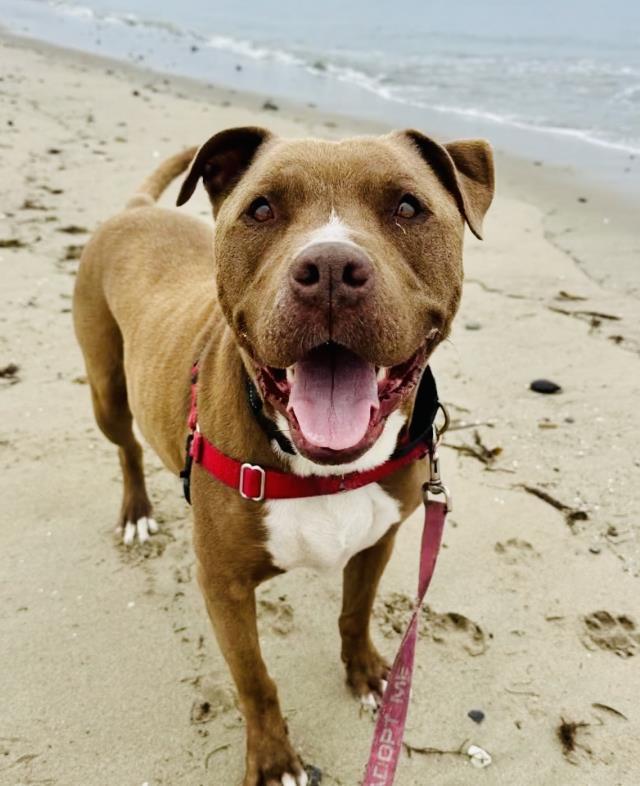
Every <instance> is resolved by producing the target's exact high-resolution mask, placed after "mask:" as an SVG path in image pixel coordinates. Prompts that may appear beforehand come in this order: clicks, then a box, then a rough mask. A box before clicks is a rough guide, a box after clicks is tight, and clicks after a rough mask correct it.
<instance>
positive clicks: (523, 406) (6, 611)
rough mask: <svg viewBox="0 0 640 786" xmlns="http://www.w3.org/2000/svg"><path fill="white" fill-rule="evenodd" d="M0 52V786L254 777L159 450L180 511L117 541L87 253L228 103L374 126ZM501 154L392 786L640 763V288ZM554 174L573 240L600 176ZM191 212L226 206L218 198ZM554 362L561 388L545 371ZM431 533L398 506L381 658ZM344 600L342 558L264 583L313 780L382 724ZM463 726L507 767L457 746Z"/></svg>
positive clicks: (277, 667)
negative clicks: (354, 680) (638, 294)
mask: <svg viewBox="0 0 640 786" xmlns="http://www.w3.org/2000/svg"><path fill="white" fill-rule="evenodd" d="M0 61H1V68H0V73H2V75H3V76H2V79H1V80H0V117H1V118H2V120H1V123H2V132H3V133H2V137H1V138H0V149H1V150H2V157H1V163H0V166H1V172H0V176H1V178H2V193H3V198H2V204H1V205H0V211H1V212H2V215H1V217H0V245H1V246H2V247H0V270H1V281H2V287H1V291H2V310H1V312H0V324H1V330H0V333H1V335H0V369H2V371H0V375H1V376H0V413H1V419H0V461H1V468H2V474H1V481H0V483H1V484H2V508H1V510H2V513H1V519H2V525H1V527H0V620H1V623H0V664H2V667H1V668H0V697H1V698H0V784H2V786H5V785H6V786H19V785H20V786H21V785H22V784H56V786H58V785H59V786H75V785H76V784H78V785H80V784H82V785H83V786H85V785H86V784H96V785H97V786H102V784H104V785H105V786H106V785H107V784H109V786H113V785H114V784H117V786H129V785H131V786H143V784H149V786H155V785H156V784H170V785H171V786H178V785H179V784H185V786H199V785H200V784H217V785H219V786H235V785H236V784H238V783H239V782H240V779H241V776H242V768H243V766H242V765H243V753H244V748H243V746H244V732H243V725H242V722H241V718H240V715H239V712H238V710H237V706H236V698H235V693H234V689H233V685H232V683H231V680H230V678H229V677H228V675H227V672H226V668H225V665H224V662H223V660H222V658H221V656H220V654H219V652H218V650H217V646H216V644H215V641H214V639H213V635H212V633H211V631H210V627H209V623H208V620H207V617H206V614H205V611H204V607H203V603H202V601H201V598H200V595H199V591H198V589H197V587H196V585H195V581H194V577H193V570H192V569H193V562H194V558H193V552H192V548H191V542H190V538H191V534H190V511H189V509H188V507H187V505H186V503H184V501H183V500H182V499H181V495H180V487H179V483H178V481H177V479H175V478H174V477H172V476H171V475H170V474H169V473H168V472H167V471H165V470H164V469H163V468H162V467H161V466H160V464H159V462H158V460H157V459H156V458H155V457H154V456H153V455H152V454H151V452H150V451H148V452H147V467H148V475H149V486H150V491H151V495H152V498H153V501H154V504H155V509H156V514H157V518H158V520H159V521H160V524H161V534H160V535H158V536H157V538H156V539H155V540H154V542H153V545H151V546H147V547H145V548H144V549H133V550H126V549H125V548H124V547H122V546H120V545H119V544H118V543H117V542H116V539H115V536H114V534H113V524H114V523H115V517H116V513H117V509H118V506H119V497H120V479H119V470H118V465H117V460H116V455H115V451H114V449H113V447H112V446H111V445H110V444H109V443H107V442H106V440H105V439H104V438H103V437H102V435H101V434H100V433H99V432H98V430H97V428H96V426H95V424H94V421H93V416H92V413H91V408H90V403H89V391H88V389H87V386H86V384H85V383H84V376H83V375H84V369H83V366H82V361H81V357H80V353H79V350H78V348H77V346H76V344H75V341H74V337H73V332H72V328H71V317H70V296H71V291H72V287H73V280H74V278H73V276H74V272H75V269H76V266H77V257H78V252H79V249H80V247H81V246H82V244H83V243H84V242H85V241H86V239H87V237H88V232H90V231H91V230H92V229H93V228H95V227H96V226H97V225H98V224H99V223H100V222H101V221H102V220H104V219H106V218H107V217H108V216H110V215H111V214H113V213H114V212H115V211H117V210H118V209H120V207H122V206H123V205H124V203H125V201H126V199H127V197H128V196H129V195H130V194H131V193H132V192H133V190H134V189H135V187H136V185H137V184H138V182H139V181H141V180H142V178H143V177H144V176H146V175H147V174H148V172H149V171H150V170H151V169H152V168H153V167H154V166H155V165H156V164H157V162H158V161H159V160H160V159H161V158H162V157H164V156H165V155H168V154H170V153H173V152H174V151H176V150H177V149H179V148H181V147H183V146H186V145H190V144H193V143H199V142H200V141H202V140H203V139H204V138H206V137H207V136H208V135H209V134H211V133H212V132H214V131H216V130H218V129H221V128H224V127H227V126H233V125H239V124H246V123H257V124H263V125H268V126H269V127H271V128H273V129H274V130H275V131H277V132H280V133H283V134H296V135H301V134H323V135H329V136H339V135H343V134H348V133H351V132H352V131H353V129H354V128H355V129H356V130H362V124H358V123H356V122H355V121H347V120H345V119H343V118H328V117H326V116H321V115H318V114H314V113H313V112H312V111H310V110H309V109H308V108H306V109H297V108H295V107H285V106H284V105H283V106H281V107H280V108H279V110H277V111H276V110H265V109H263V108H262V107H263V104H264V98H263V97H259V96H250V95H246V96H238V95H235V94H232V93H230V92H229V91H224V90H220V89H215V88H208V87H206V86H197V85H195V84H192V83H189V82H187V81H186V80H179V79H174V78H171V77H167V76H163V75H158V74H151V73H148V72H144V71H142V70H135V69H133V68H131V67H127V66H124V65H122V64H117V63H113V62H109V61H106V60H101V59H99V58H96V57H88V56H82V55H79V54H76V53H70V52H65V51H63V50H57V49H55V48H53V47H45V46H44V45H40V44H35V43H29V42H20V41H17V40H16V39H11V38H8V37H7V38H3V39H2V41H1V43H0ZM425 130H428V129H425ZM498 163H499V170H498V196H497V199H496V202H495V205H494V207H493V208H492V210H491V213H490V215H489V217H488V220H487V223H486V240H485V242H484V243H480V242H478V241H476V240H474V239H472V238H469V240H468V247H467V256H466V268H467V280H466V286H465V294H464V300H463V305H462V309H461V313H460V314H459V316H458V318H457V322H456V328H455V330H454V332H453V335H452V338H451V340H450V341H449V342H447V343H446V345H444V346H443V347H441V348H440V349H439V350H438V352H437V355H436V358H435V360H434V362H433V366H434V369H435V372H436V375H437V378H438V381H439V386H440V390H441V395H442V397H443V399H444V400H445V401H446V402H448V404H449V406H450V409H451V413H452V415H453V419H454V429H455V430H453V431H451V433H450V434H449V435H448V437H447V440H446V447H445V448H444V449H443V462H444V472H445V477H446V481H447V482H448V484H449V485H450V486H451V488H452V490H453V493H454V505H455V507H454V512H453V513H452V514H451V517H450V519H449V522H448V525H447V530H446V534H445V548H444V550H443V552H442V554H441V558H440V562H439V566H438V569H437V572H436V576H435V579H434V582H433V585H432V588H431V590H430V592H429V595H428V599H427V604H428V609H427V611H426V612H425V615H424V620H423V623H422V625H421V640H420V642H419V648H418V654H417V671H416V681H415V688H414V693H413V702H412V706H411V711H410V717H409V722H408V727H407V735H406V741H407V743H408V745H409V746H410V748H409V749H408V751H407V755H405V756H404V757H403V760H402V762H401V766H400V769H399V772H398V777H397V783H398V784H399V786H418V785H419V784H420V786H422V785H423V784H427V783H434V784H435V783H437V784H439V785H440V786H461V785H464V784H478V783H482V784H486V785H487V786H494V785H495V786H498V784H500V785H503V784H504V785H506V784H509V786H514V785H516V786H601V785H604V784H606V786H623V785H624V786H630V785H631V784H635V783H638V782H640V710H639V709H638V695H639V693H638V691H639V690H640V668H639V666H640V602H639V600H638V597H639V592H638V590H639V578H640V559H639V558H640V552H639V540H638V512H639V508H640V506H639V504H638V475H639V466H640V453H639V450H638V442H637V435H638V433H639V431H638V427H639V425H640V423H639V420H640V418H639V415H638V407H637V401H638V393H639V388H640V371H639V365H638V343H637V341H638V324H637V323H638V320H637V314H638V304H637V300H634V299H633V298H632V297H630V296H629V295H626V294H625V293H624V291H623V289H622V288H621V287H617V288H616V287H608V288H606V289H605V288H603V287H602V286H601V285H600V284H598V283H596V281H594V280H593V279H591V278H588V277H587V276H586V275H585V273H584V272H583V267H582V266H581V265H580V264H579V260H578V262H576V260H575V259H574V258H573V256H575V254H573V255H570V254H567V253H565V252H563V251H562V250H561V249H560V247H558V245H557V231H556V232H552V233H551V234H550V229H549V225H548V221H549V215H548V213H549V210H548V201H547V198H546V197H545V196H544V195H545V190H544V188H542V187H541V186H539V185H536V178H534V177H533V174H532V175H531V178H529V177H528V174H527V172H528V170H527V169H526V168H525V167H524V166H523V164H522V163H520V164H518V165H517V166H516V164H510V162H509V161H507V160H505V159H504V158H500V159H499V162H498ZM531 169H533V168H531ZM535 174H536V177H537V178H538V179H539V178H540V176H541V173H540V171H539V168H538V169H537V171H536V173H535ZM567 182H569V181H568V180H567ZM565 191H566V192H567V194H570V196H567V198H566V199H565V201H564V203H563V204H562V205H561V206H560V207H561V208H562V209H561V211H560V212H557V211H556V212H555V213H554V221H555V222H556V224H557V225H558V226H560V224H561V223H562V222H564V228H565V230H566V232H567V233H571V231H572V230H575V231H576V232H578V233H579V232H580V226H581V222H584V219H583V217H582V215H583V214H581V213H580V210H581V209H582V207H583V206H584V204H583V203H579V202H578V201H577V197H578V196H579V195H580V193H582V192H579V193H576V192H573V193H572V192H571V188H570V187H568V186H567V188H566V189H565ZM546 193H548V191H547V192H546ZM554 193H555V197H556V201H557V200H559V196H558V194H559V193H560V192H559V191H556V192H554ZM174 195H175V190H174V191H173V192H172V193H171V194H169V195H167V197H166V202H167V203H169V202H170V201H171V198H173V196H174ZM587 196H588V197H591V196H592V195H591V194H587ZM594 200H595V196H594ZM596 201H597V200H596ZM189 209H190V210H192V211H193V212H195V213H199V214H202V215H208V212H209V211H208V208H207V204H206V201H205V199H204V198H203V196H202V195H200V196H199V198H198V200H196V201H194V203H193V205H192V206H190V207H189ZM612 218H615V216H613V217H612ZM558 226H556V230H558ZM603 226H607V225H606V224H603ZM560 229H561V227H560ZM590 229H591V232H592V234H594V235H597V232H595V229H594V227H593V226H591V228H590ZM558 231H559V230H558ZM602 231H603V232H604V231H605V230H604V229H603V230H602ZM552 235H553V236H552ZM606 237H607V242H606V245H607V247H608V248H609V249H610V251H611V253H612V254H614V253H618V252H619V253H620V254H624V253H627V252H628V251H629V248H627V247H626V246H625V245H624V243H625V242H626V241H624V240H623V239H619V238H618V236H617V235H615V234H613V233H609V234H607V236H606ZM621 237H622V236H621ZM552 241H553V242H552ZM554 243H556V244H554ZM616 243H617V244H618V245H616ZM12 246H13V247H12ZM636 248H637V244H636ZM631 251H633V249H631ZM11 363H14V364H16V365H17V366H18V368H17V370H13V371H12V370H11V369H9V370H6V367H7V366H8V365H9V364H11ZM539 377H545V378H549V379H551V380H554V381H556V382H557V383H559V384H560V385H561V386H562V392H561V393H559V394H556V395H553V396H545V395H541V394H538V393H534V392H531V391H530V390H529V383H530V382H531V381H532V380H533V379H536V378H539ZM551 502H554V504H550V503H551ZM556 502H557V504H556ZM558 505H559V506H560V507H561V508H562V506H565V507H564V508H563V509H558ZM420 527H421V520H420V514H419V513H417V514H416V515H415V516H414V517H412V519H411V520H410V521H409V522H408V523H407V524H406V525H405V526H404V527H403V528H402V531H401V534H400V536H399V539H398V545H397V548H396V551H395V553H394V556H393V559H392V562H391V564H390V566H389V568H388V570H387V572H386V574H385V577H384V580H383V583H382V587H381V591H380V596H379V601H378V604H377V607H376V615H375V622H374V626H373V627H374V636H375V639H376V641H377V642H378V644H379V645H380V647H381V648H382V650H383V651H384V652H385V653H386V654H387V655H389V656H392V655H393V654H394V652H395V649H396V647H397V644H398V641H399V635H398V633H397V632H396V630H397V629H401V627H402V622H403V619H404V616H405V612H404V611H403V609H404V608H405V607H406V598H407V596H411V595H412V593H413V589H414V582H415V575H416V570H417V564H416V545H417V543H418V539H419V534H420ZM339 600H340V576H339V575H322V576H315V575H313V574H311V573H308V572H305V571H298V572H293V573H291V574H289V575H285V576H283V577H281V578H278V579H277V580H274V581H272V582H270V583H269V584H268V585H266V586H264V588H262V589H261V591H260V594H259V610H260V626H261V631H262V643H263V647H264V654H265V658H266V660H267V663H268V664H269V667H270V669H271V672H272V674H273V676H274V677H275V679H276V680H277V682H278V684H279V688H280V696H281V701H282V706H283V709H284V712H285V713H286V716H287V718H288V721H289V726H290V729H291V735H292V738H293V741H294V743H295V745H296V746H297V747H298V749H299V750H300V752H301V754H302V755H303V757H304V759H305V761H307V762H308V763H309V764H313V765H315V766H316V767H317V768H319V769H320V770H321V771H322V773H323V781H322V782H323V784H327V785H328V786H330V785H331V784H343V786H354V785H355V784H357V783H358V782H359V777H360V775H361V773H362V770H363V766H364V762H365V760H366V756H367V753H368V747H369V742H370V737H371V732H372V724H373V721H372V719H371V718H370V717H369V716H368V715H366V714H364V715H363V714H361V713H360V711H359V709H358V706H357V704H356V703H355V702H354V700H353V699H352V698H351V697H350V695H349V694H348V692H347V689H346V687H345V685H344V675H343V671H342V667H341V664H340V660H339V642H338V633H337V622H336V621H337V615H338V608H339ZM470 710H481V711H482V712H483V713H484V720H483V721H482V722H481V723H479V724H478V723H476V722H474V721H473V720H472V719H471V718H470V717H469V716H468V712H469V711H470ZM563 724H564V725H563ZM561 726H562V729H561ZM469 743H473V744H476V745H479V746H481V747H482V748H484V749H486V750H487V751H488V752H489V753H490V754H491V756H492V758H493V761H492V763H491V765H490V766H489V767H487V768H486V769H484V770H482V771H480V770H476V769H474V768H473V767H472V766H471V764H470V763H469V760H468V758H467V757H466V756H465V755H463V754H461V753H459V751H460V750H461V748H462V747H463V746H464V745H465V744H467V745H468V744H469ZM409 752H410V753H411V755H409Z"/></svg>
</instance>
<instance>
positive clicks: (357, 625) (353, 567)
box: [339, 526, 397, 709]
mask: <svg viewBox="0 0 640 786" xmlns="http://www.w3.org/2000/svg"><path fill="white" fill-rule="evenodd" d="M396 530H397V526H394V527H392V528H391V529H390V530H389V531H388V532H387V533H386V534H385V535H383V537H382V538H380V540H379V541H378V542H377V543H376V544H374V545H373V546H371V547H370V548H368V549H365V551H361V552H360V553H359V554H356V555H355V556H354V557H352V558H351V559H350V560H349V562H348V563H347V566H346V567H345V569H344V576H343V593H342V613H341V614H340V620H339V627H340V636H341V637H342V660H343V661H344V664H345V666H346V670H347V683H348V684H349V686H350V687H351V689H352V690H353V692H354V693H355V695H356V696H357V697H358V698H359V699H360V701H361V702H362V703H363V704H364V705H365V706H367V707H371V708H372V709H374V708H375V707H376V706H377V705H378V703H379V701H380V699H381V698H382V694H383V693H384V690H385V687H386V678H387V675H388V674H389V664H388V663H387V661H386V660H385V659H384V658H383V657H382V656H381V655H380V653H379V652H378V650H377V649H376V648H375V647H374V645H373V643H372V641H371V636H370V634H369V623H370V619H371V611H372V609H373V602H374V600H375V597H376V592H377V590H378V583H379V582H380V577H381V576H382V573H383V572H384V569H385V567H386V564H387V562H388V561H389V557H390V556H391V552H392V550H393V542H394V538H395V534H396Z"/></svg>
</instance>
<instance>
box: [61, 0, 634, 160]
mask: <svg viewBox="0 0 640 786" xmlns="http://www.w3.org/2000/svg"><path fill="white" fill-rule="evenodd" d="M48 5H49V6H50V7H52V8H53V9H54V10H55V11H57V12H59V13H62V14H65V15H68V16H72V17H76V18H78V19H86V20H96V21H97V22H100V23H108V24H114V25H115V24H121V25H127V26H132V27H140V28H152V29H158V30H162V31H164V32H168V33H170V34H172V35H174V36H184V37H185V38H186V39H189V40H192V41H193V40H198V41H201V42H202V44H203V45H204V46H206V47H209V48H211V49H214V50H218V51H222V52H228V53H231V54H234V55H237V56H238V57H240V58H247V59H250V60H255V61H266V62H272V63H276V64H279V65H283V66H289V67H295V68H301V69H304V70H305V71H306V72H307V73H309V74H313V75H314V76H315V77H317V78H321V79H332V80H335V81H337V82H342V83H344V84H349V85H352V86H354V87H357V88H359V89H361V90H365V91H367V92H369V93H371V94H373V95H375V96H377V97H378V98H380V99H383V100H385V101H391V102H394V103H398V104H403V105H406V106H412V107H415V108H419V109H425V110H431V111H435V112H439V113H442V114H450V115H456V116H461V117H466V118H471V119H477V120H480V121H484V122H488V123H493V124H497V125H502V126H509V127H512V128H518V129H521V130H525V131H530V132H537V133H543V134H551V135H556V136H564V137H571V138H574V139H576V140H579V141H582V142H584V143H589V144H592V145H597V146H599V147H604V148H608V149H612V150H618V151H621V152H626V153H632V154H640V145H639V144H638V143H637V142H636V141H635V140H633V141H630V140H614V139H611V138H607V137H606V136H605V135H604V134H603V133H602V132H600V131H598V130H595V129H582V128H571V127H563V126H558V125H547V124H544V123H543V122H540V123H536V122H534V121H532V120H528V119H523V118H522V117H519V116H518V115H517V114H515V113H512V114H507V113H500V112H495V111H490V110H486V109H480V108H477V107H474V106H457V105H453V104H451V105H450V104H442V103H433V102H428V101H425V100H424V99H422V100H421V99H420V95H421V93H422V94H423V95H424V90H425V85H424V84H418V83H415V84H411V83H410V82H409V80H410V73H411V72H413V75H414V79H415V76H416V74H419V73H420V72H423V71H424V70H425V68H427V66H428V68H427V71H429V70H431V71H432V70H433V69H434V68H439V69H442V67H443V65H444V64H447V63H448V66H447V67H448V69H449V70H450V69H452V68H454V67H455V68H456V69H457V70H458V72H460V70H462V71H465V69H467V68H468V67H469V66H472V67H473V69H474V70H475V71H477V69H478V68H480V69H481V70H482V67H483V66H486V67H489V66H491V65H492V66H493V67H496V66H497V65H498V64H499V63H498V61H496V60H495V58H492V57H478V56H473V57H471V56H468V57H462V56H460V57H455V56H453V55H451V54H445V53H442V54H437V55H435V54H431V55H429V54H425V55H424V56H420V58H419V59H418V60H415V58H412V57H409V58H408V60H407V61H406V62H405V63H404V68H401V70H400V72H399V73H398V66H397V64H396V65H395V66H394V65H391V64H389V68H390V69H391V71H390V73H395V74H396V77H398V76H401V78H402V82H400V81H398V79H397V78H396V79H395V80H394V81H393V82H392V81H391V79H390V78H389V75H388V74H386V73H376V71H375V68H376V67H377V68H380V66H381V65H382V67H384V65H383V64H382V63H381V61H383V60H384V53H380V58H375V57H372V54H374V53H363V52H352V53H348V52H344V51H341V52H331V53H329V56H330V57H331V58H333V61H334V62H331V60H328V59H327V54H326V53H325V54H323V55H320V56H318V55H317V53H313V52H300V51H288V50H286V49H282V48H278V47H276V46H268V45H262V44H257V43H255V42H253V41H250V40H247V39H242V38H235V37H232V36H226V35H211V36H203V35H202V34H201V33H196V32H194V31H190V30H188V29H185V28H182V27H179V26H178V25H176V24H173V23H172V22H168V21H163V20H154V19H143V18H140V17H139V16H137V15H136V14H133V13H122V14H115V13H109V14H100V13H99V12H97V11H95V10H94V9H92V8H90V7H88V6H85V5H80V4H77V3H75V2H71V1H70V0H48ZM363 58H365V60H366V66H365V68H360V67H357V66H356V65H347V64H345V59H346V60H347V62H348V60H349V59H352V60H356V59H357V60H359V62H360V64H362V63H363V62H364V61H363ZM336 60H338V61H342V62H335V61H336ZM449 61H450V62H449ZM492 61H494V62H492ZM502 65H503V67H504V69H505V72H506V73H508V74H510V75H513V74H517V73H522V74H525V73H527V72H528V73H532V72H535V71H537V72H538V73H541V72H544V73H548V74H549V75H551V73H552V72H554V75H555V76H558V75H559V73H558V71H557V69H558V68H559V67H560V64H559V63H558V62H555V61H552V62H550V61H546V60H539V59H536V58H532V59H530V60H527V61H522V62H508V61H505V62H504V63H503V64H502ZM562 66H563V69H564V71H563V74H564V75H565V76H566V75H568V74H574V75H582V76H589V77H592V76H595V75H599V76H603V75H606V76H622V75H624V76H625V77H629V76H636V75H637V74H638V73H640V72H639V71H638V70H637V69H635V68H633V67H631V66H626V65H624V66H621V65H619V64H611V63H605V62H596V61H593V60H591V59H588V58H584V59H581V60H577V61H574V62H573V63H571V62H565V63H564V64H562ZM403 71H404V73H402V72H403ZM639 91H640V86H639V85H637V84H634V85H630V86H626V87H624V88H622V89H621V90H620V91H619V92H617V93H616V94H614V95H613V96H612V97H611V98H612V100H613V101H616V100H617V101H624V102H628V103H631V102H632V101H635V100H636V99H637V96H638V93H639Z"/></svg>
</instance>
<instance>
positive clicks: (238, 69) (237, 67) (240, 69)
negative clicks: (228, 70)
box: [236, 63, 242, 71]
mask: <svg viewBox="0 0 640 786" xmlns="http://www.w3.org/2000/svg"><path fill="white" fill-rule="evenodd" d="M236 71H242V66H241V65H240V64H239V63H238V64H237V65H236Z"/></svg>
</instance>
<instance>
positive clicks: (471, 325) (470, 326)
mask: <svg viewBox="0 0 640 786" xmlns="http://www.w3.org/2000/svg"><path fill="white" fill-rule="evenodd" d="M464 327H465V330H480V329H481V328H482V325H481V324H480V323H479V322H466V323H465V326H464Z"/></svg>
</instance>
